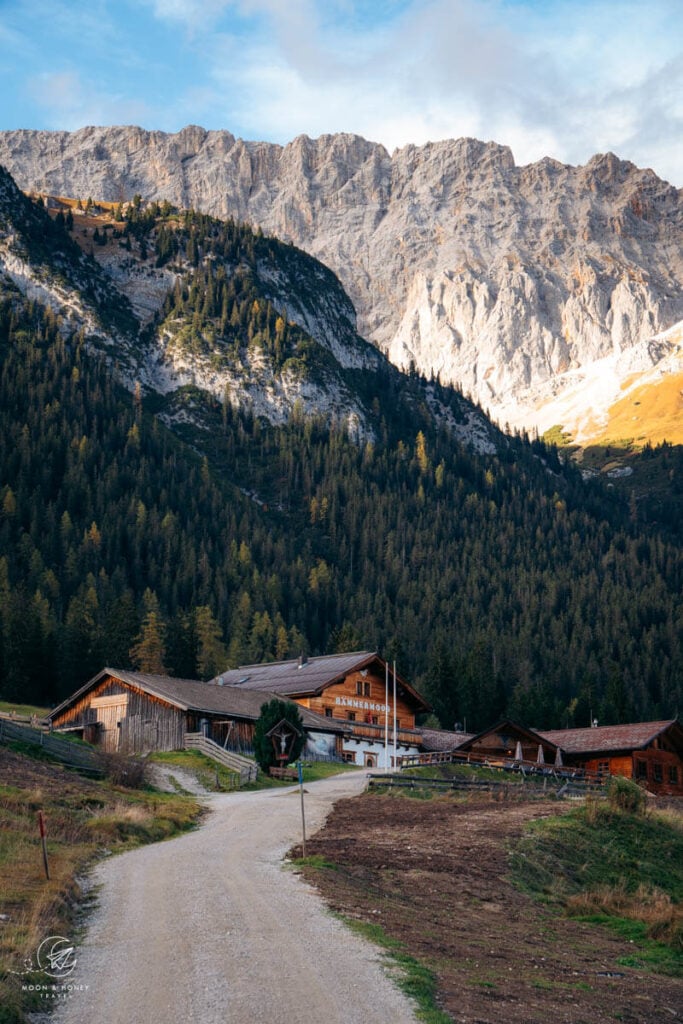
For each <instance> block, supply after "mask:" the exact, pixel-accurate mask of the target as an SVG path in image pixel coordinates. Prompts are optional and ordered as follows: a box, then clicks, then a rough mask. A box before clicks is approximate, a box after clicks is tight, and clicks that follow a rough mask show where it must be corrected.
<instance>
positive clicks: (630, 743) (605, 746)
mask: <svg viewBox="0 0 683 1024" xmlns="http://www.w3.org/2000/svg"><path fill="white" fill-rule="evenodd" d="M674 725H678V727H679V730H680V728H681V727H680V725H679V723H678V722H677V720H676V719H675V718H674V719H670V720H669V721H665V722H633V723H632V724H631V725H599V726H597V727H596V728H591V729H552V730H550V731H544V732H539V736H543V737H544V739H547V740H550V742H551V743H555V744H556V745H557V746H558V747H561V748H562V750H563V751H566V753H568V754H599V753H602V752H604V753H607V752H608V751H616V750H640V749H642V748H643V747H647V746H648V744H649V743H651V742H652V741H653V740H654V739H655V738H656V737H657V736H659V735H660V734H661V733H663V732H666V730H667V729H669V728H670V727H671V726H674Z"/></svg>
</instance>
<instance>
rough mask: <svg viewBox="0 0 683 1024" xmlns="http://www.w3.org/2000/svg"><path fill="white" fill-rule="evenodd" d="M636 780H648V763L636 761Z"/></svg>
mask: <svg viewBox="0 0 683 1024" xmlns="http://www.w3.org/2000/svg"><path fill="white" fill-rule="evenodd" d="M636 778H637V779H646V778H647V761H641V760H638V761H636Z"/></svg>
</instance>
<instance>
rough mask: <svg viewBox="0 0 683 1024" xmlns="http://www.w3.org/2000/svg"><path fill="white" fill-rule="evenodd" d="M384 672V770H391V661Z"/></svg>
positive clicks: (387, 663)
mask: <svg viewBox="0 0 683 1024" xmlns="http://www.w3.org/2000/svg"><path fill="white" fill-rule="evenodd" d="M385 669H386V671H385V673H384V770H385V771H388V770H389V662H388V661H387V662H386V664H385Z"/></svg>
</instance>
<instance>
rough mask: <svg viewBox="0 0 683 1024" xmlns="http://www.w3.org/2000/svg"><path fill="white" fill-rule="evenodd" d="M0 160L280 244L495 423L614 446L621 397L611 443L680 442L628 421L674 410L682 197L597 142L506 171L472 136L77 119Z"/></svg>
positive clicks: (18, 142)
mask: <svg viewBox="0 0 683 1024" xmlns="http://www.w3.org/2000/svg"><path fill="white" fill-rule="evenodd" d="M0 164H3V165H4V166H6V167H7V168H8V170H9V171H10V172H11V173H12V174H13V175H14V176H15V177H16V179H17V182H18V183H19V185H20V186H21V187H22V188H23V189H28V190H35V191H39V192H43V193H50V194H53V195H62V196H72V197H74V196H80V197H81V198H82V199H83V200H85V199H86V197H88V196H92V197H93V198H95V199H101V200H110V201H112V202H117V201H119V200H122V199H130V198H131V197H132V196H133V195H134V194H135V193H139V194H141V195H142V196H144V197H145V199H147V200H158V201H160V202H161V201H163V200H168V201H169V202H171V203H172V204H174V205H177V206H178V207H182V208H184V207H193V208H195V209H198V210H202V211H204V212H207V213H211V214H213V215H215V216H218V217H221V218H234V219H236V220H238V221H240V222H246V223H249V224H251V225H252V226H253V227H255V228H260V229H262V230H263V231H264V232H266V233H268V234H270V235H274V236H276V237H278V238H280V239H281V240H283V241H288V242H292V243H294V244H295V245H296V246H298V247H300V248H302V249H304V250H306V251H307V252H309V253H311V254H312V255H314V256H315V257H317V258H318V259H319V260H320V261H321V262H322V263H324V264H325V265H326V266H327V267H329V268H330V269H331V270H333V271H334V273H335V274H336V275H337V276H338V278H339V280H340V281H341V283H342V285H343V286H344V288H345V290H346V292H347V293H348V296H349V297H350V299H351V302H352V303H353V307H354V309H355V312H356V314H357V329H358V332H359V334H360V335H361V336H362V337H363V338H365V339H367V340H368V341H370V342H372V343H373V344H374V345H375V346H376V347H377V348H378V349H379V350H381V351H382V352H384V353H386V354H387V355H388V356H389V358H390V359H391V361H392V362H393V363H394V364H396V365H397V366H399V367H401V368H404V369H407V368H409V367H410V366H414V367H415V368H416V369H417V370H418V371H419V372H420V373H422V374H424V375H427V376H429V375H437V374H438V375H439V377H440V379H441V380H442V381H443V382H450V383H455V384H457V385H458V386H459V387H460V388H461V390H463V391H464V393H466V394H469V395H470V396H471V397H472V398H473V399H474V401H476V402H477V403H479V404H480V405H481V406H482V407H483V408H485V409H487V410H488V411H490V413H491V415H492V416H493V417H494V419H496V420H497V421H498V422H499V423H501V424H505V423H507V424H510V425H511V426H514V427H520V428H525V429H529V430H530V429H534V428H538V429H539V430H540V431H541V432H543V431H545V430H547V429H548V428H550V427H553V426H560V427H563V428H564V431H565V433H566V434H567V435H568V436H570V437H571V438H572V439H573V440H575V441H577V442H578V443H580V444H588V443H590V442H591V441H595V440H596V439H599V438H601V439H602V440H603V441H604V440H605V439H609V438H610V436H611V437H612V440H619V438H618V437H616V438H615V437H614V435H613V431H611V427H612V423H611V416H612V412H611V410H612V409H613V407H614V406H615V404H616V403H618V402H620V401H622V402H623V400H624V399H629V397H630V401H631V408H630V413H631V419H630V422H628V423H627V424H626V425H624V424H623V423H621V424H620V425H619V426H618V427H617V428H616V429H617V430H625V431H626V433H625V437H626V438H627V439H628V440H630V441H635V442H636V444H640V445H642V444H643V443H644V442H645V441H646V440H647V439H648V438H652V439H654V440H655V441H661V440H664V439H667V440H669V441H674V442H675V441H677V440H679V438H678V436H677V433H676V419H677V417H676V416H674V417H673V423H669V424H668V435H667V436H666V437H663V436H661V435H657V427H656V425H654V426H653V424H652V422H651V421H652V418H653V417H652V416H648V421H647V422H644V420H643V413H644V410H645V409H646V407H647V406H648V404H653V403H654V405H655V406H656V405H657V404H658V402H659V398H658V397H657V396H656V397H655V398H654V399H652V400H648V399H647V398H646V399H645V401H643V394H642V389H643V388H644V389H645V391H646V392H648V393H649V392H650V391H651V389H652V387H655V390H658V389H659V387H660V385H661V382H662V380H663V379H664V378H666V380H667V381H670V387H669V388H668V390H669V391H670V392H671V396H673V397H669V398H668V399H667V401H668V402H671V401H673V402H674V407H675V410H676V411H677V412H680V411H681V405H680V384H681V382H683V365H682V356H681V329H680V326H677V325H680V322H681V321H683V207H682V204H681V191H680V190H677V189H675V188H673V187H672V186H670V185H668V184H667V183H666V182H664V181H661V180H660V179H659V178H657V176H656V175H655V174H654V173H653V172H652V171H651V170H644V169H639V168H637V167H635V166H634V165H633V164H631V163H628V162H626V161H622V160H619V159H618V158H617V157H615V156H614V155H612V154H606V155H601V156H596V157H594V158H593V159H591V160H590V161H589V162H588V163H587V164H586V165H585V166H583V167H571V166H566V165H563V164H560V163H558V162H557V161H554V160H551V159H544V160H542V161H539V162H538V163H535V164H531V165H528V166H524V167H518V166H516V165H515V163H514V160H513V157H512V154H511V152H510V150H509V149H508V148H506V147H504V146H500V145H497V144H495V143H483V142H479V141H477V140H473V139H459V140H451V141H445V142H441V143H435V144H428V145H425V146H421V147H415V146H407V147H404V148H402V149H399V150H396V151H395V152H394V153H393V154H389V153H388V152H387V151H386V150H385V149H384V148H383V147H382V146H380V145H377V144H374V143H371V142H367V141H366V140H364V139H362V138H359V137H357V136H351V135H331V136H322V137H321V138H319V139H317V140H311V139H309V138H307V137H305V136H302V137H299V138H297V139H295V140H294V141H293V142H292V143H290V144H289V145H286V146H284V147H282V146H277V145H273V144H269V143H262V142H245V141H243V140H240V139H236V138H235V137H234V136H233V135H231V134H230V133H229V132H227V131H212V132H207V131H205V130H203V129H201V128H198V127H188V128H185V129H183V130H182V131H181V132H178V133H177V134H173V135H167V134H164V133H162V132H148V131H143V130H142V129H139V128H86V129H82V130H81V131H77V132H73V133H64V132H36V131H14V132H4V133H0ZM637 390H638V393H637V394H636V391H637ZM676 396H678V398H676ZM617 416H618V411H617ZM654 418H655V419H656V416H655V417H654ZM622 419H623V416H622ZM628 428H630V429H628ZM678 429H679V430H680V426H679V427H678ZM623 436H624V435H623V434H622V437H623Z"/></svg>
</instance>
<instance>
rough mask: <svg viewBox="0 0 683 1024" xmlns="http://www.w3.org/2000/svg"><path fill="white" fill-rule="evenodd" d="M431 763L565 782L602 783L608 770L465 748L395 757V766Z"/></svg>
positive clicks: (415, 765) (416, 766) (406, 766)
mask: <svg viewBox="0 0 683 1024" xmlns="http://www.w3.org/2000/svg"><path fill="white" fill-rule="evenodd" d="M431 764H469V765H472V766H473V767H478V768H493V769H497V770H499V771H505V772H519V773H520V774H521V775H523V776H527V775H541V776H551V777H554V778H556V779H560V780H563V781H568V782H584V783H589V784H591V785H602V784H603V783H604V782H606V781H607V779H608V778H609V773H608V772H594V771H590V770H589V769H588V768H579V767H575V766H574V765H556V764H544V763H543V762H539V761H524V760H515V759H514V758H509V757H496V756H487V755H485V754H473V753H471V752H469V751H458V750H448V751H445V750H434V751H425V752H424V753H422V754H405V755H404V756H402V757H399V758H398V767H399V768H421V767H423V766H424V765H431Z"/></svg>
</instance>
